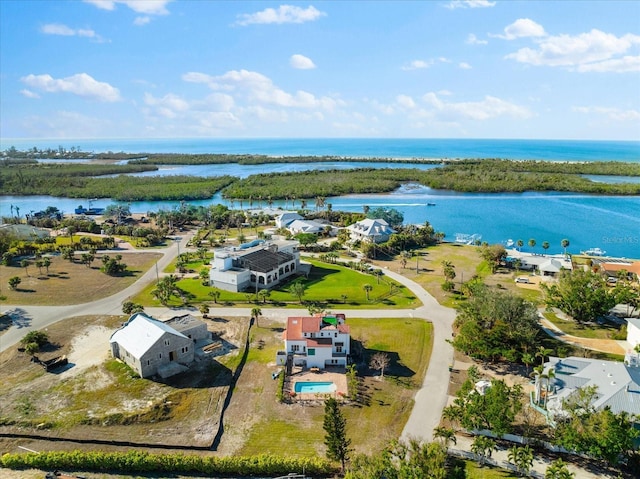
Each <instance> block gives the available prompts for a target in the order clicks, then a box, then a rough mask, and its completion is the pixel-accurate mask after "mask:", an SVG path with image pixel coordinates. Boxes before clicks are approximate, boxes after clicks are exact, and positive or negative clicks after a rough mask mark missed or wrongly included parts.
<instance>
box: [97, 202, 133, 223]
mask: <svg viewBox="0 0 640 479" xmlns="http://www.w3.org/2000/svg"><path fill="white" fill-rule="evenodd" d="M102 215H103V216H104V217H106V218H112V219H113V220H115V222H116V223H117V224H120V223H122V220H124V219H125V218H126V217H128V216H131V209H130V208H129V206H128V205H121V204H117V203H113V204H111V205H108V206H107V207H106V208H105V209H104V212H103V213H102Z"/></svg>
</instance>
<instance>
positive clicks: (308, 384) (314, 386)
mask: <svg viewBox="0 0 640 479" xmlns="http://www.w3.org/2000/svg"><path fill="white" fill-rule="evenodd" d="M293 389H294V391H295V392H296V393H297V394H308V393H312V394H314V393H321V394H322V393H332V392H335V390H336V385H335V384H334V383H332V382H313V381H305V382H297V383H296V384H295V386H294V387H293Z"/></svg>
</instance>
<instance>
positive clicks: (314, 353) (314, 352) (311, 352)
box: [307, 348, 316, 356]
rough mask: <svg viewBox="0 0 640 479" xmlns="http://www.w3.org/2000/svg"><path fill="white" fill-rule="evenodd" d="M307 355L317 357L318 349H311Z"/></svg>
mask: <svg viewBox="0 0 640 479" xmlns="http://www.w3.org/2000/svg"><path fill="white" fill-rule="evenodd" d="M307 354H309V356H315V355H316V349H315V348H309V351H307Z"/></svg>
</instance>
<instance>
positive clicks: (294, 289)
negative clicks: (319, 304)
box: [289, 281, 307, 304]
mask: <svg viewBox="0 0 640 479" xmlns="http://www.w3.org/2000/svg"><path fill="white" fill-rule="evenodd" d="M306 291H307V286H306V285H305V284H304V283H303V282H302V281H295V282H293V283H291V285H290V286H289V293H291V294H292V295H294V296H295V297H296V298H298V301H299V302H300V304H302V298H303V297H304V295H305V293H306Z"/></svg>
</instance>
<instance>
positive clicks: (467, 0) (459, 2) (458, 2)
mask: <svg viewBox="0 0 640 479" xmlns="http://www.w3.org/2000/svg"><path fill="white" fill-rule="evenodd" d="M495 4H496V2H490V1H489V0H451V1H450V2H449V3H447V4H446V5H445V7H446V8H449V9H451V10H454V9H456V8H487V7H493V6H495Z"/></svg>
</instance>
